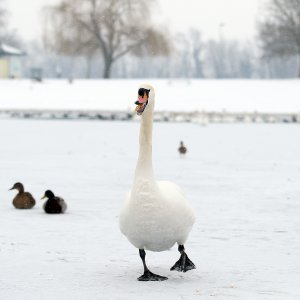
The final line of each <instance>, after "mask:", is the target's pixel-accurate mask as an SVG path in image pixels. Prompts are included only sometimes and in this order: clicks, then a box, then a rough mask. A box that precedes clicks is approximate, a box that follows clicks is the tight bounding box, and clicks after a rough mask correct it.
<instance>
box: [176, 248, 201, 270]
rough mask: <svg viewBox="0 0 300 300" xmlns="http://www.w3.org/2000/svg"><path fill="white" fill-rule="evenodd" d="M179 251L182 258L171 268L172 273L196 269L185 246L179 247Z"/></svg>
mask: <svg viewBox="0 0 300 300" xmlns="http://www.w3.org/2000/svg"><path fill="white" fill-rule="evenodd" d="M178 251H179V252H180V254H181V255H180V258H179V260H178V261H177V262H176V263H175V265H174V266H173V267H172V268H171V271H178V272H187V271H189V270H193V269H196V266H195V265H194V263H193V262H192V261H191V260H190V259H189V258H188V256H187V255H186V253H185V251H184V246H183V245H179V246H178Z"/></svg>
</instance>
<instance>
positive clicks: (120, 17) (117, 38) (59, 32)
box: [45, 0, 169, 78]
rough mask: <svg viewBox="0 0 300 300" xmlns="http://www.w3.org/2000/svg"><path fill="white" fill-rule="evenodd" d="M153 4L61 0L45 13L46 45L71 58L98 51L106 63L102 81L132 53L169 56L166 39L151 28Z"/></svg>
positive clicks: (136, 0) (127, 0)
mask: <svg viewBox="0 0 300 300" xmlns="http://www.w3.org/2000/svg"><path fill="white" fill-rule="evenodd" d="M151 3H153V1H147V0H62V2H61V3H60V4H59V5H57V6H53V7H49V8H48V9H47V10H46V12H47V16H48V18H47V20H48V21H47V22H46V24H45V25H46V26H45V28H46V30H45V37H47V39H46V40H45V44H46V45H48V46H49V45H52V47H53V48H54V49H55V50H56V51H57V52H58V53H61V54H68V55H70V54H71V55H93V54H94V53H95V52H98V51H99V52H100V53H101V55H102V57H103V61H104V73H103V77H104V78H109V77H110V75H111V68H112V65H113V63H114V62H115V61H116V60H118V59H119V58H121V57H122V56H124V55H125V54H127V53H129V52H131V53H134V54H136V55H143V54H147V55H164V54H168V52H169V46H168V42H167V39H166V38H165V35H164V34H163V33H162V32H159V31H158V30H155V29H153V26H152V27H150V16H151ZM50 32H51V33H52V34H51V33H50ZM49 37H50V39H49ZM49 42H50V44H49Z"/></svg>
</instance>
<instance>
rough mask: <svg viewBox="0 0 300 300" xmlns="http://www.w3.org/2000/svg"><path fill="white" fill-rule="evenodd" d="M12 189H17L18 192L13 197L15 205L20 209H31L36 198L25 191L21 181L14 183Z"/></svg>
mask: <svg viewBox="0 0 300 300" xmlns="http://www.w3.org/2000/svg"><path fill="white" fill-rule="evenodd" d="M9 190H10V191H11V190H17V191H18V194H17V195H16V196H15V198H14V199H13V206H14V207H15V208H18V209H30V208H32V207H34V205H35V199H34V198H33V196H32V195H31V194H30V193H28V192H25V191H24V186H23V184H22V183H21V182H17V183H15V184H14V185H13V187H12V188H11V189H9Z"/></svg>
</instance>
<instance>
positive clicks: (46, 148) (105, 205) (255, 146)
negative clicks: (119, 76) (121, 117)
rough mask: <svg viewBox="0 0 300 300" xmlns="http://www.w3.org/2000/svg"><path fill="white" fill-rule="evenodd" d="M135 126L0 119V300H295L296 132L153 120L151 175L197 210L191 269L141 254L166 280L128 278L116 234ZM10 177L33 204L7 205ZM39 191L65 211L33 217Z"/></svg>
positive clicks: (136, 267)
mask: <svg viewBox="0 0 300 300" xmlns="http://www.w3.org/2000/svg"><path fill="white" fill-rule="evenodd" d="M138 131H139V123H135V122H95V121H94V122H93V121H90V122H88V121H31V120H0V133H1V147H0V153H1V155H0V170H1V171H0V222H1V230H0V266H1V272H0V298H1V299H14V300H15V299H22V300H23V299H72V300H73V299H162V298H164V299H172V300H174V299H215V298H216V299H231V298H239V299H299V298H300V286H299V278H300V239H299V238H300V218H299V213H300V202H299V200H300V184H299V183H300V155H299V153H300V143H299V140H300V130H299V126H297V125H279V124H273V125H262V124H255V125H250V124H249V125H247V124H243V125H241V124H230V125H229V124H228V125H209V126H206V127H203V126H199V125H196V124H181V123H180V124H178V123H177V124H175V123H155V124H154V136H153V163H154V170H155V174H156V178H157V179H160V180H163V179H167V180H171V181H174V182H175V183H177V184H178V185H180V186H181V187H182V188H183V190H184V191H185V193H186V195H187V197H188V198H189V199H190V202H191V203H192V206H193V207H194V208H195V210H196V213H197V222H196V224H195V226H194V228H193V230H192V232H191V235H190V238H189V240H188V242H187V244H186V250H187V253H188V255H189V256H190V258H191V259H192V261H193V262H194V263H195V264H196V266H197V269H196V270H194V271H190V272H188V273H185V274H181V273H177V272H171V271H169V269H170V267H171V266H172V265H173V264H174V262H175V261H176V260H177V259H178V258H179V254H178V251H177V249H176V247H174V248H172V249H171V250H170V251H167V252H162V253H152V252H148V253H147V262H148V266H149V268H150V269H151V270H152V271H153V272H155V273H158V274H160V275H163V276H167V277H168V278H169V280H167V281H165V282H138V281H137V280H136V278H137V277H138V276H140V275H141V273H142V263H141V260H140V258H139V256H138V251H137V249H135V248H134V247H133V246H132V245H131V244H129V242H128V241H127V240H126V238H125V237H124V236H122V234H121V233H120V231H119V228H118V214H119V210H120V207H121V204H122V202H123V200H124V198H125V195H126V193H127V191H128V190H129V189H130V187H131V184H132V179H133V173H134V169H135V164H136V160H137V154H138ZM180 140H183V141H184V142H185V144H186V145H187V147H188V154H187V156H186V157H185V158H183V159H182V158H179V155H178V153H177V148H178V144H179V141H180ZM16 181H21V182H23V183H24V185H25V189H26V190H28V191H30V192H31V193H32V194H33V195H34V196H35V198H36V200H37V205H36V206H35V208H34V209H32V210H28V211H20V210H16V209H14V208H13V206H12V204H11V202H12V199H13V197H14V195H15V191H8V189H9V188H10V187H11V186H12V185H13V183H14V182H16ZM46 189H52V190H53V191H54V192H55V193H56V194H57V195H60V196H62V197H64V198H65V200H66V202H67V204H68V207H69V209H68V211H67V213H66V214H65V215H57V216H53V215H46V214H45V213H44V212H43V210H42V204H43V201H42V200H39V199H40V198H41V197H42V196H43V194H44V191H45V190H46Z"/></svg>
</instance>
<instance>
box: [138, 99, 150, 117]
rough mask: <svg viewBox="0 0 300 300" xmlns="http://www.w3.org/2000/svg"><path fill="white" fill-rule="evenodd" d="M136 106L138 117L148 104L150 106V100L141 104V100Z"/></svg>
mask: <svg viewBox="0 0 300 300" xmlns="http://www.w3.org/2000/svg"><path fill="white" fill-rule="evenodd" d="M135 104H136V108H135V111H136V113H137V115H138V116H140V115H142V114H143V112H144V110H145V108H146V106H147V104H148V100H146V101H143V102H141V101H140V100H139V99H138V100H137V101H136V102H135Z"/></svg>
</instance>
